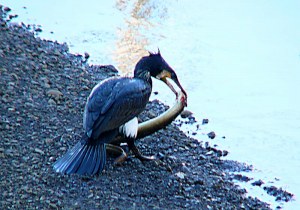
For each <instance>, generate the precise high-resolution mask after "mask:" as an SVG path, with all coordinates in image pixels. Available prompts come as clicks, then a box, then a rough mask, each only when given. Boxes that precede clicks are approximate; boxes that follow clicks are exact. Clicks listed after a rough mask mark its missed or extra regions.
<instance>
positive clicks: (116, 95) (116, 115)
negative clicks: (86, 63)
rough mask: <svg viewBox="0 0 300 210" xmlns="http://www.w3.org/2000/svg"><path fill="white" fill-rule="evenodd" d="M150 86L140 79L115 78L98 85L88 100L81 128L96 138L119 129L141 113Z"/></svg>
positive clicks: (146, 100)
mask: <svg viewBox="0 0 300 210" xmlns="http://www.w3.org/2000/svg"><path fill="white" fill-rule="evenodd" d="M150 94H151V86H150V85H149V84H147V83H146V82H144V81H143V80H140V79H134V78H114V79H110V80H106V81H105V82H102V83H100V84H99V85H97V86H96V87H95V88H94V89H93V91H92V92H91V94H90V97H89V98H88V101H87V104H86V107H85V114H84V128H85V130H86V132H87V133H88V135H89V136H90V137H93V138H95V139H97V138H98V137H99V136H100V135H101V134H102V133H103V132H105V131H109V130H112V129H116V128H119V127H120V126H121V125H123V124H124V123H126V122H127V121H129V120H131V119H132V118H134V117H136V116H137V115H138V114H139V113H141V112H142V111H143V110H144V108H145V106H146V104H147V102H148V100H149V96H150Z"/></svg>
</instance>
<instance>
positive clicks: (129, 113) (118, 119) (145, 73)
mask: <svg viewBox="0 0 300 210" xmlns="http://www.w3.org/2000/svg"><path fill="white" fill-rule="evenodd" d="M151 76H152V77H155V78H157V79H159V80H162V81H163V82H165V83H166V84H167V85H168V86H169V87H170V88H171V90H172V91H173V92H174V93H175V94H176V96H177V92H176V90H175V89H174V88H173V87H172V85H171V84H170V83H169V82H168V81H167V78H171V79H172V80H173V81H174V82H175V83H176V84H177V85H178V87H179V88H180V89H181V91H182V92H183V93H184V95H185V96H184V99H183V100H186V97H187V96H186V93H185V91H184V89H183V88H182V86H181V85H180V83H179V81H178V78H177V75H176V73H175V72H174V70H173V69H172V68H171V67H170V66H169V65H168V63H167V62H166V61H165V60H164V59H163V57H162V56H161V54H160V52H159V51H158V53H150V54H149V55H148V56H145V57H142V58H141V59H140V60H139V61H138V63H137V64H136V66H135V69H134V76H133V77H112V78H108V79H106V80H103V81H102V82H100V83H99V84H97V85H96V86H95V87H94V88H93V90H92V92H91V93H90V95H89V97H88V99H87V102H86V106H85V109H84V115H83V127H84V131H85V133H84V135H83V136H82V138H81V140H80V141H79V142H78V143H77V144H76V145H75V146H74V147H73V148H72V149H70V150H69V151H67V153H66V154H65V155H64V156H63V157H61V158H60V159H59V160H58V161H56V162H55V163H54V165H53V168H54V170H55V171H56V172H61V173H65V174H80V175H94V174H96V173H99V172H101V171H102V170H103V168H104V165H105V162H106V144H107V143H110V142H111V141H112V140H113V139H114V138H115V137H116V136H117V134H118V133H119V132H121V133H123V134H124V135H125V136H126V141H127V144H128V147H129V149H130V150H132V152H133V153H134V154H135V156H136V157H137V158H139V159H141V160H148V159H152V158H151V157H146V156H143V155H142V154H141V153H140V152H139V150H138V148H137V147H136V146H135V144H134V139H135V137H136V136H137V128H138V120H137V116H138V115H139V114H140V113H141V112H142V111H143V110H144V108H145V107H146V104H147V103H148V101H149V97H150V94H151V91H152V80H151Z"/></svg>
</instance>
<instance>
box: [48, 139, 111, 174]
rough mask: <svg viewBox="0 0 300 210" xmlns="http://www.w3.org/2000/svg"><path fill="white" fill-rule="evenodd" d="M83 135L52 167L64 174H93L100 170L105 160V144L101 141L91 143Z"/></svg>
mask: <svg viewBox="0 0 300 210" xmlns="http://www.w3.org/2000/svg"><path fill="white" fill-rule="evenodd" d="M86 138H87V137H83V138H82V140H81V141H79V142H78V143H77V144H76V145H75V146H74V147H73V148H72V149H70V150H69V151H68V152H67V153H66V154H65V155H64V156H63V157H61V158H60V159H59V160H57V161H56V162H55V163H54V165H53V168H54V170H55V171H56V172H60V173H64V174H80V175H94V174H96V173H97V172H101V171H102V170H103V168H104V165H105V162H106V146H105V144H103V143H98V144H91V143H90V142H89V141H88V140H87V139H86Z"/></svg>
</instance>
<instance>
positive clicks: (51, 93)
mask: <svg viewBox="0 0 300 210" xmlns="http://www.w3.org/2000/svg"><path fill="white" fill-rule="evenodd" d="M47 95H48V96H50V97H51V98H54V99H55V100H59V99H60V98H61V97H62V96H63V94H62V92H60V91H59V90H57V89H51V90H48V91H47Z"/></svg>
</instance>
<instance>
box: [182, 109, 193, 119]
mask: <svg viewBox="0 0 300 210" xmlns="http://www.w3.org/2000/svg"><path fill="white" fill-rule="evenodd" d="M192 114H193V113H192V112H191V111H188V110H183V111H182V112H181V114H180V116H181V117H182V118H188V117H190V116H192Z"/></svg>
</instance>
